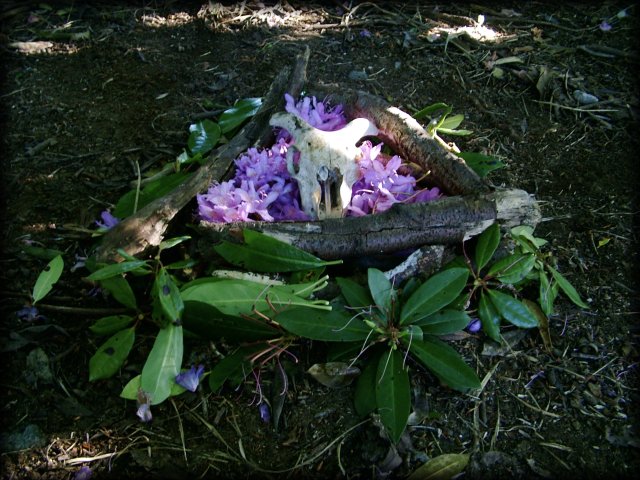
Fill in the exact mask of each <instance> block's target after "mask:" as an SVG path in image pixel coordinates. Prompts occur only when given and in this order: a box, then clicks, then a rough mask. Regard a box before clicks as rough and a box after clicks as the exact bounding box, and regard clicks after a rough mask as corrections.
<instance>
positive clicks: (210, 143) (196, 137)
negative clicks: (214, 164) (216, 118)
mask: <svg viewBox="0 0 640 480" xmlns="http://www.w3.org/2000/svg"><path fill="white" fill-rule="evenodd" d="M189 132H191V134H190V135H189V139H188V140H187V147H188V148H189V150H190V151H191V153H192V154H194V155H195V154H197V153H200V154H203V155H204V154H205V153H208V152H210V151H211V149H212V148H213V147H215V146H216V144H217V143H218V140H220V135H221V133H222V132H221V130H220V125H218V124H217V123H215V122H212V121H211V120H209V119H206V118H205V119H204V120H202V121H200V122H198V123H193V124H191V125H190V126H189Z"/></svg>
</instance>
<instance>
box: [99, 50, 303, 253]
mask: <svg viewBox="0 0 640 480" xmlns="http://www.w3.org/2000/svg"><path fill="white" fill-rule="evenodd" d="M309 54H310V51H309V47H307V48H306V49H305V51H304V52H303V53H302V54H300V55H299V56H298V57H297V59H296V63H295V66H294V68H293V69H291V68H290V67H286V68H283V69H282V70H281V71H280V73H279V75H278V76H277V77H276V78H275V80H274V81H273V82H272V84H271V87H270V89H269V92H268V93H267V94H266V96H265V98H264V100H263V103H262V106H261V107H260V109H259V110H258V112H257V113H256V115H255V116H254V117H253V118H252V119H251V120H250V121H249V122H248V123H247V125H245V126H244V127H243V128H242V129H241V130H240V132H238V134H236V135H235V136H234V137H233V139H231V141H230V142H229V143H227V144H225V145H221V146H220V147H218V148H216V149H215V150H214V151H213V152H212V153H211V154H210V155H209V158H208V159H207V162H206V163H205V164H204V165H202V166H201V167H200V168H199V169H198V170H197V171H196V172H195V174H194V175H193V176H192V177H190V178H189V179H188V180H187V181H185V182H184V183H183V184H182V185H180V186H179V187H177V188H176V189H175V190H173V191H171V192H170V193H169V194H167V195H165V196H164V197H162V198H158V199H156V200H154V201H152V202H151V203H149V204H148V205H146V206H145V207H143V208H141V209H140V210H138V211H137V212H136V213H134V214H133V215H131V216H129V217H127V218H126V219H124V220H123V221H122V222H120V223H119V224H118V225H116V226H115V227H113V228H112V229H111V230H109V231H108V232H107V233H106V234H105V235H104V237H103V238H102V241H101V243H100V246H99V247H98V249H97V251H96V259H97V261H98V262H113V261H121V260H122V257H121V256H120V255H119V254H118V252H117V250H118V249H122V250H124V251H125V252H126V253H128V254H129V255H138V254H140V253H142V252H145V251H146V250H147V249H149V248H151V247H155V246H158V245H159V244H160V242H161V241H162V239H163V237H164V233H165V231H166V229H167V227H168V225H169V223H170V222H171V220H172V219H173V218H174V217H175V216H176V214H177V213H178V212H179V211H180V210H181V209H182V208H183V207H184V206H185V205H187V204H188V203H189V202H190V201H191V200H193V199H194V198H195V196H196V194H198V193H200V192H202V191H204V190H206V189H207V187H208V186H209V185H210V184H211V183H212V181H213V180H218V181H220V180H222V179H224V178H225V177H227V176H228V175H230V172H231V170H232V167H233V161H234V160H235V158H236V157H237V156H238V155H240V154H241V153H242V152H244V151H245V150H247V149H248V148H249V147H251V146H253V145H258V146H262V145H264V144H265V143H266V142H267V141H268V139H269V137H270V136H272V135H273V130H272V128H271V127H270V126H269V119H270V118H271V115H272V114H273V113H274V112H276V111H278V110H281V109H282V105H283V102H284V94H285V93H289V94H291V95H292V96H293V97H294V98H295V97H297V96H298V95H300V92H301V91H302V87H303V86H304V84H305V82H306V70H307V64H308V63H309Z"/></svg>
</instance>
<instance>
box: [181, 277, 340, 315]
mask: <svg viewBox="0 0 640 480" xmlns="http://www.w3.org/2000/svg"><path fill="white" fill-rule="evenodd" d="M181 295H182V300H183V301H185V302H187V301H194V302H202V303H207V304H209V305H211V306H212V307H215V308H216V309H218V310H220V311H221V312H222V313H224V314H225V315H232V316H241V315H251V314H252V313H254V311H258V312H263V313H268V314H269V315H271V314H273V313H274V310H275V311H278V310H281V309H284V308H289V307H309V308H314V309H321V310H329V309H330V308H331V307H329V306H328V304H327V302H326V301H322V300H307V299H305V298H302V297H299V296H298V295H295V294H294V293H291V292H290V291H288V290H287V289H286V288H278V286H277V285H273V284H271V285H265V284H263V283H257V282H251V281H248V280H227V279H225V280H219V281H215V282H203V283H196V282H191V283H190V284H189V285H186V286H185V287H184V288H183V290H182V292H181Z"/></svg>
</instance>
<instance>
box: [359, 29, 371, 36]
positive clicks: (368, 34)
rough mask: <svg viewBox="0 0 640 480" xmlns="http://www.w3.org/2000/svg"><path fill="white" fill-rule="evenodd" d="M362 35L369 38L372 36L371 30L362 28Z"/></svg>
mask: <svg viewBox="0 0 640 480" xmlns="http://www.w3.org/2000/svg"><path fill="white" fill-rule="evenodd" d="M360 36H361V37H364V38H369V37H371V32H370V31H369V30H367V29H366V28H365V29H362V30H360Z"/></svg>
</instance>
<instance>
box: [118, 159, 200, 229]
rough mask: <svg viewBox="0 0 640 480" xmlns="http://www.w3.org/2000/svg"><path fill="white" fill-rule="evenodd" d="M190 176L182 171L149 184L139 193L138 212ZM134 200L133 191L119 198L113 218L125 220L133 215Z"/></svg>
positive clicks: (134, 194) (134, 192) (134, 193)
mask: <svg viewBox="0 0 640 480" xmlns="http://www.w3.org/2000/svg"><path fill="white" fill-rule="evenodd" d="M191 175H193V174H192V173H188V172H184V171H182V172H177V173H174V174H172V175H167V176H165V177H161V178H159V179H157V180H154V181H152V182H149V183H148V184H147V185H146V186H145V187H144V188H143V189H142V191H141V192H140V193H139V196H138V210H140V209H141V208H142V207H144V206H145V205H147V204H149V203H151V202H152V201H153V200H155V199H157V198H160V197H164V196H165V195H166V194H167V193H169V192H170V191H172V190H174V189H175V188H176V187H177V186H178V185H181V184H182V183H183V182H185V181H186V180H187V179H188V178H189V177H191ZM135 199H136V190H135V189H134V190H130V191H129V192H127V193H125V194H124V195H123V196H122V197H120V200H118V203H116V206H115V208H114V209H113V216H114V217H117V218H127V217H129V216H131V215H132V214H133V207H134V204H135Z"/></svg>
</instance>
